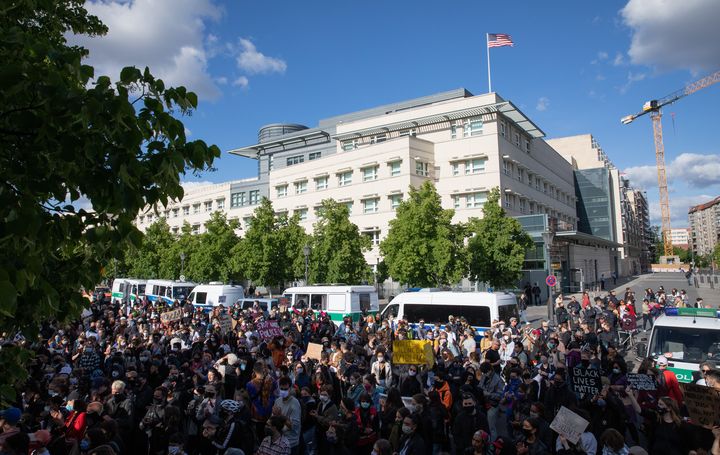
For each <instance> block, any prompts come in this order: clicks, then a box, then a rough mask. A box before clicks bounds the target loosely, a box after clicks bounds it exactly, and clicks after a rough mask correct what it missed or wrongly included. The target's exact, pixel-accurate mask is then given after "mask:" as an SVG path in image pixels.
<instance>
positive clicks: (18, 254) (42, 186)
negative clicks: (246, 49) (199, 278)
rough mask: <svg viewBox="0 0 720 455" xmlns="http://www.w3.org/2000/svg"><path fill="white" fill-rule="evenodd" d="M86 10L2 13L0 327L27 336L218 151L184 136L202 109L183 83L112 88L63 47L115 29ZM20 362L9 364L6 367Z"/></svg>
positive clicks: (137, 76) (18, 4)
mask: <svg viewBox="0 0 720 455" xmlns="http://www.w3.org/2000/svg"><path fill="white" fill-rule="evenodd" d="M83 4H84V1H82V0H65V1H58V0H17V1H13V2H10V3H7V4H4V5H3V7H2V8H0V43H2V44H0V58H1V59H2V62H3V65H2V67H0V87H1V90H0V331H7V332H10V333H14V332H15V331H17V330H22V331H23V332H24V333H25V335H26V336H28V337H30V336H32V335H33V334H34V333H36V332H37V329H38V323H39V322H40V321H43V320H50V319H54V318H60V319H68V318H72V317H74V316H76V315H77V314H78V313H79V311H80V309H81V308H82V306H83V305H84V303H85V302H86V301H84V299H83V298H82V297H81V295H80V293H79V292H78V291H79V289H80V288H81V287H83V286H84V287H86V288H92V286H94V285H95V284H96V283H98V282H100V281H101V279H102V272H103V270H102V269H103V265H107V264H108V263H110V262H111V260H112V258H118V257H122V254H123V252H124V251H125V250H127V249H128V248H131V247H132V246H138V245H139V244H140V241H141V238H142V234H141V233H140V232H139V231H138V230H137V229H136V228H135V227H134V226H133V223H132V222H133V220H134V218H135V217H136V216H137V214H138V211H139V210H140V209H141V208H143V207H146V206H147V205H150V206H156V205H158V204H165V203H167V201H168V200H170V199H179V198H182V196H183V189H182V186H181V185H180V175H181V174H183V173H185V172H196V171H203V170H207V169H209V168H210V166H211V165H212V162H213V160H214V159H215V158H216V157H218V156H219V155H220V150H219V149H218V148H217V147H215V146H208V145H207V144H205V143H204V142H203V141H200V140H196V141H188V140H187V138H186V137H185V128H184V126H183V124H182V122H181V121H180V120H179V119H178V118H176V116H182V115H187V114H189V113H190V112H191V111H192V110H193V109H195V108H196V107H197V96H196V95H195V94H194V93H192V92H188V91H187V90H186V89H185V88H184V87H177V88H169V87H165V84H164V83H163V82H162V81H161V80H159V79H156V78H155V77H153V76H152V74H151V73H150V71H149V70H148V69H147V68H146V69H145V70H144V71H140V70H139V69H137V68H125V69H123V70H122V72H121V74H120V80H119V82H117V83H114V84H113V83H112V81H111V79H110V78H109V77H107V76H100V77H97V78H96V79H94V81H93V80H92V78H93V77H94V76H95V75H94V70H93V68H92V67H90V66H87V65H83V64H82V62H81V60H82V58H83V57H84V56H86V55H87V51H86V50H85V49H83V48H80V47H73V46H68V45H67V43H66V40H65V35H66V34H69V33H76V34H89V35H101V34H104V33H105V32H106V30H107V29H106V28H105V26H104V25H102V23H101V22H100V21H99V20H98V19H97V18H96V17H94V16H90V15H88V13H87V11H86V10H85V8H84V7H83ZM81 198H86V199H87V201H88V204H89V205H90V206H91V207H92V209H93V210H87V209H83V208H81V204H80V200H81ZM20 309H22V311H19V310H20ZM6 360H7V362H8V363H5V361H6ZM21 361H22V355H17V356H10V357H9V358H7V359H6V358H3V367H4V368H6V369H7V370H13V369H14V368H18V369H21V365H20V363H21ZM13 379H17V378H14V377H11V376H8V375H6V376H3V378H2V379H0V382H2V383H3V384H4V385H7V384H8V382H7V381H12V380H13ZM2 386H3V385H0V387H2ZM5 390H7V388H3V389H1V391H5ZM4 398H6V399H7V398H10V399H12V398H14V397H8V396H7V395H5V396H4Z"/></svg>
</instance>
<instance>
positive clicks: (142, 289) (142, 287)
mask: <svg viewBox="0 0 720 455" xmlns="http://www.w3.org/2000/svg"><path fill="white" fill-rule="evenodd" d="M144 294H145V285H144V284H138V295H144Z"/></svg>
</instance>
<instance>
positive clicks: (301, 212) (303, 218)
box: [295, 209, 308, 221]
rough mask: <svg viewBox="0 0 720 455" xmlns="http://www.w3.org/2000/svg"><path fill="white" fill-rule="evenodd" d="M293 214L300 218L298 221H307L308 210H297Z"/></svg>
mask: <svg viewBox="0 0 720 455" xmlns="http://www.w3.org/2000/svg"><path fill="white" fill-rule="evenodd" d="M295 214H296V215H298V216H299V217H300V221H307V216H308V209H297V210H295Z"/></svg>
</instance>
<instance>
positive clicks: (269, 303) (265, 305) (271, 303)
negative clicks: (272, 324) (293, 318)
mask: <svg viewBox="0 0 720 455" xmlns="http://www.w3.org/2000/svg"><path fill="white" fill-rule="evenodd" d="M283 300H284V299H283ZM255 302H258V305H260V308H261V309H262V310H263V311H264V312H266V313H268V312H270V310H272V309H274V308H277V307H278V305H280V300H279V299H263V298H257V299H255V298H246V299H242V300H241V301H240V309H242V310H243V311H244V310H249V309H250V308H252V307H253V305H255Z"/></svg>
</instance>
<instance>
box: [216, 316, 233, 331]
mask: <svg viewBox="0 0 720 455" xmlns="http://www.w3.org/2000/svg"><path fill="white" fill-rule="evenodd" d="M217 320H218V324H219V325H220V330H221V331H222V333H228V332H229V331H231V330H232V318H231V317H230V315H229V314H227V313H220V314H219V315H218V318H217Z"/></svg>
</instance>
